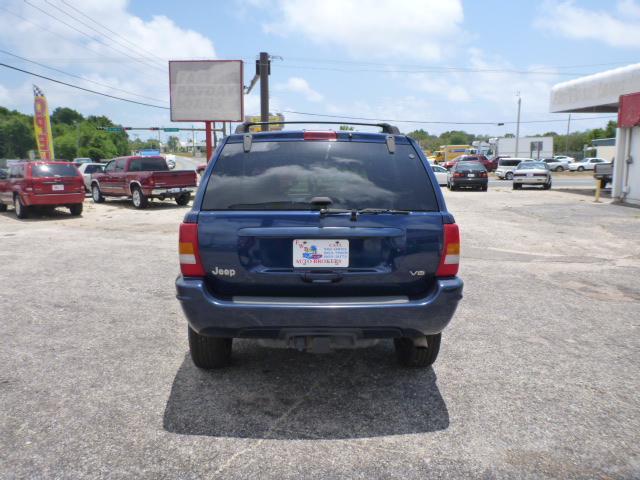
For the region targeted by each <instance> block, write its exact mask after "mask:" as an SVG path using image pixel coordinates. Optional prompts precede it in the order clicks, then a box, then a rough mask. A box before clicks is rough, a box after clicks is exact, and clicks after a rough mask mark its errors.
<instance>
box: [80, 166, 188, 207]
mask: <svg viewBox="0 0 640 480" xmlns="http://www.w3.org/2000/svg"><path fill="white" fill-rule="evenodd" d="M195 187H196V172H194V171H193V170H169V166H168V165H167V162H166V161H165V159H164V158H163V157H137V156H136V157H120V158H116V159H114V160H111V161H110V162H109V163H107V164H106V166H105V167H104V170H103V171H102V172H99V173H95V174H94V175H93V177H92V179H91V197H92V198H93V201H94V202H96V203H101V202H104V200H105V197H131V201H132V203H133V206H134V207H136V208H146V207H147V205H148V203H149V199H151V198H158V199H160V200H164V199H165V198H173V199H174V200H175V202H176V203H177V204H178V205H186V204H187V203H189V200H191V193H192V192H193V191H194V190H195Z"/></svg>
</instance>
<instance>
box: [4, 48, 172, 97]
mask: <svg viewBox="0 0 640 480" xmlns="http://www.w3.org/2000/svg"><path fill="white" fill-rule="evenodd" d="M0 53H4V54H6V55H10V56H12V57H15V58H19V59H20V60H24V61H25V62H29V63H33V64H34V65H38V66H40V67H43V68H48V69H49V70H53V71H54V72H58V73H62V74H64V75H68V76H70V77H74V78H78V79H80V80H83V81H85V82H89V83H93V84H94V85H100V86H101V87H105V88H109V89H111V90H117V91H119V92H122V93H128V94H129V95H133V96H135V97H140V98H146V99H148V100H156V101H158V102H165V101H166V100H162V99H159V98H154V97H147V96H145V95H140V94H139V93H134V92H130V91H128V90H123V89H121V88H117V87H113V86H111V85H107V84H105V83H100V82H96V81H95V80H90V79H88V78H85V77H83V76H81V75H75V74H73V73H69V72H65V71H64V70H60V69H58V68H55V67H50V66H48V65H45V64H43V63H39V62H36V61H34V60H30V59H28V58H25V57H21V56H20V55H16V54H15V53H11V52H7V51H6V50H2V49H0Z"/></svg>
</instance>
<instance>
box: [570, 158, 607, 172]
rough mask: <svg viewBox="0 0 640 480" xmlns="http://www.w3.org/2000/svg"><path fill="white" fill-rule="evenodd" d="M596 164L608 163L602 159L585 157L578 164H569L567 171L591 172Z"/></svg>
mask: <svg viewBox="0 0 640 480" xmlns="http://www.w3.org/2000/svg"><path fill="white" fill-rule="evenodd" d="M598 163H610V162H607V161H606V160H604V159H602V158H596V157H587V158H585V159H583V160H581V161H579V162H574V163H571V164H569V171H571V172H584V171H585V170H593V169H594V168H595V166H596V165H597V164H598Z"/></svg>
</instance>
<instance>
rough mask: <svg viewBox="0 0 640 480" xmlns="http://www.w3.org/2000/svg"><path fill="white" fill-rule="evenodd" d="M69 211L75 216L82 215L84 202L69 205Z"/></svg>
mask: <svg viewBox="0 0 640 480" xmlns="http://www.w3.org/2000/svg"><path fill="white" fill-rule="evenodd" d="M69 211H70V212H71V215H73V216H74V217H78V216H80V215H82V204H81V203H75V204H73V205H69Z"/></svg>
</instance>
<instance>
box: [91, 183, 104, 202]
mask: <svg viewBox="0 0 640 480" xmlns="http://www.w3.org/2000/svg"><path fill="white" fill-rule="evenodd" d="M91 198H92V199H93V202H94V203H102V202H104V197H103V196H102V192H101V191H100V187H99V186H98V184H97V183H94V184H93V185H91Z"/></svg>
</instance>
